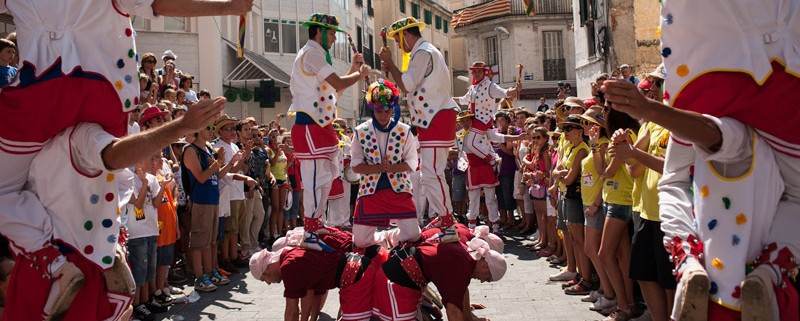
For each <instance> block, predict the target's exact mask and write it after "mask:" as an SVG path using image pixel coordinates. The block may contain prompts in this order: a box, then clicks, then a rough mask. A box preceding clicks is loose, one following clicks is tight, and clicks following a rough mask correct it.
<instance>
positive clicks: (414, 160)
mask: <svg viewBox="0 0 800 321" xmlns="http://www.w3.org/2000/svg"><path fill="white" fill-rule="evenodd" d="M375 136H376V137H375V139H376V140H377V141H378V146H379V147H380V149H381V155H385V154H386V141H387V140H388V138H389V133H384V132H382V131H380V130H376V131H375ZM406 137H407V141H406V143H405V144H404V145H403V153H402V155H403V161H404V162H405V163H406V164H408V167H409V168H411V171H412V172H413V171H414V170H416V168H417V164H418V163H419V155H418V154H417V146H418V145H419V143H418V142H417V138H416V137H415V136H414V135H407V136H406ZM350 157H351V160H350V166H351V167H356V166H358V165H361V164H363V163H364V159H365V157H364V147H362V146H361V142H359V140H358V139H354V140H353V144H352V145H351V146H350Z"/></svg>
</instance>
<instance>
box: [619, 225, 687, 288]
mask: <svg viewBox="0 0 800 321" xmlns="http://www.w3.org/2000/svg"><path fill="white" fill-rule="evenodd" d="M663 240H664V232H662V231H661V222H655V221H650V220H645V219H642V224H641V225H640V226H639V228H637V229H636V232H635V233H634V234H633V241H632V242H631V266H630V274H629V277H630V278H631V279H634V280H637V281H650V282H656V283H658V284H659V285H660V286H661V287H662V288H664V289H667V290H674V289H675V286H676V281H675V276H674V275H672V269H673V268H674V267H675V265H674V264H672V262H670V261H669V254H668V253H667V250H666V249H665V248H664V243H663Z"/></svg>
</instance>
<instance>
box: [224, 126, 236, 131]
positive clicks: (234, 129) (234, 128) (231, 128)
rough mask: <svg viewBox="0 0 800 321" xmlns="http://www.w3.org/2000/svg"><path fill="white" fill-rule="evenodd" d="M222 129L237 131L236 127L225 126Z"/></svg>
mask: <svg viewBox="0 0 800 321" xmlns="http://www.w3.org/2000/svg"><path fill="white" fill-rule="evenodd" d="M220 130H221V131H226V132H233V131H236V127H225V128H220Z"/></svg>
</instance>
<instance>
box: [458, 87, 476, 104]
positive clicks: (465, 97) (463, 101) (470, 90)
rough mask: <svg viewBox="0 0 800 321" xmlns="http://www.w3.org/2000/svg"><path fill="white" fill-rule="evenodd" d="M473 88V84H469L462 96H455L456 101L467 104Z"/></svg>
mask: <svg viewBox="0 0 800 321" xmlns="http://www.w3.org/2000/svg"><path fill="white" fill-rule="evenodd" d="M473 90H475V86H474V85H472V86H469V89H467V93H466V94H464V96H461V97H456V98H457V100H458V103H459V104H461V105H466V104H469V98H470V94H471V93H472V91H473Z"/></svg>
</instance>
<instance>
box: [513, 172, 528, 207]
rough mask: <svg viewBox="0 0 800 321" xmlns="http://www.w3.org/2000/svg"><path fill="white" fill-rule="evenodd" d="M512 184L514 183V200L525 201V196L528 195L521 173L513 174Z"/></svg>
mask: <svg viewBox="0 0 800 321" xmlns="http://www.w3.org/2000/svg"><path fill="white" fill-rule="evenodd" d="M514 183H516V184H514V199H515V200H519V201H521V200H523V199H525V194H528V188H527V186H525V184H524V182H523V181H522V172H520V171H516V172H514Z"/></svg>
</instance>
